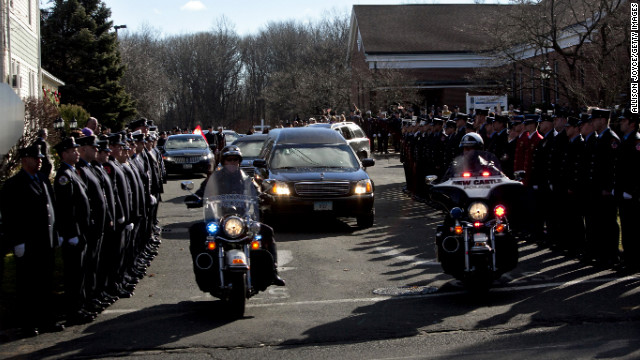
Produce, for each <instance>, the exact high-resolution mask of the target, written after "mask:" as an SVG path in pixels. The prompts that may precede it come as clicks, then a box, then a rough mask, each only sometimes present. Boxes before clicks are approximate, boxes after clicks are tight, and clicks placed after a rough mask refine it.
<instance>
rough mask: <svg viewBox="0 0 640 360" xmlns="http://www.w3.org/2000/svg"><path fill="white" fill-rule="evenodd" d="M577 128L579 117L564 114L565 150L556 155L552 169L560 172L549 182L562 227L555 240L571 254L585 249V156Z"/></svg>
mask: <svg viewBox="0 0 640 360" xmlns="http://www.w3.org/2000/svg"><path fill="white" fill-rule="evenodd" d="M581 127H582V122H581V119H579V118H577V117H573V116H569V117H567V122H566V129H565V133H566V136H567V139H568V140H567V144H566V146H565V147H564V149H565V152H564V153H563V154H559V156H558V158H559V159H562V160H561V161H558V163H557V165H555V167H554V171H560V174H559V175H558V177H557V178H556V179H555V180H554V182H553V191H554V192H553V194H554V195H556V197H557V201H556V203H557V204H559V205H561V207H562V211H561V212H562V226H561V227H559V229H560V231H559V232H558V233H557V236H556V238H555V243H557V244H558V245H559V246H560V247H561V248H563V249H566V250H567V251H568V252H569V254H571V255H575V256H581V252H584V250H585V248H584V247H585V225H584V217H585V211H584V208H585V205H584V202H585V197H586V191H587V189H586V187H585V185H586V181H585V178H586V176H585V167H586V166H585V161H586V156H585V142H584V139H583V138H582V135H581V134H580V131H581ZM556 167H557V168H556ZM562 192H564V193H562Z"/></svg>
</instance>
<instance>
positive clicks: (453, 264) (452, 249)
mask: <svg viewBox="0 0 640 360" xmlns="http://www.w3.org/2000/svg"><path fill="white" fill-rule="evenodd" d="M482 145H483V141H482V138H481V137H480V136H479V135H478V134H475V133H469V134H466V135H465V136H464V137H463V138H462V140H461V142H460V147H462V148H463V151H464V153H463V154H462V155H460V156H459V157H457V158H456V159H454V161H453V163H452V165H451V167H450V168H449V170H448V171H447V173H446V174H445V175H444V177H443V178H442V179H441V181H440V182H439V183H436V181H437V180H438V178H437V176H435V175H428V176H426V178H425V181H426V183H427V186H428V187H429V195H430V198H431V200H432V201H433V202H434V203H436V204H437V205H439V206H440V207H441V208H442V209H443V210H445V213H446V217H445V220H444V222H443V224H441V225H438V226H437V229H436V241H435V246H436V254H437V260H438V261H439V262H440V264H441V265H442V269H443V271H444V273H446V274H449V275H452V276H453V277H455V278H456V279H458V280H460V281H461V282H462V284H463V285H464V286H465V287H466V288H467V289H468V290H470V291H487V290H488V289H489V288H490V287H491V285H492V284H493V282H494V280H497V279H498V278H500V276H501V275H502V274H504V273H505V272H507V271H510V270H512V269H514V268H515V267H516V265H517V264H518V245H517V240H516V239H515V237H514V235H513V229H512V228H511V226H510V223H509V220H508V216H509V215H512V214H510V213H509V210H510V209H511V208H512V206H511V204H512V203H513V201H516V200H515V199H519V198H521V196H522V194H523V186H522V183H521V182H518V181H514V180H511V179H509V178H508V177H507V176H506V175H504V174H503V173H502V171H501V168H500V162H499V161H498V159H497V158H496V156H495V155H493V154H492V153H489V152H486V151H482V150H480V149H481V148H482Z"/></svg>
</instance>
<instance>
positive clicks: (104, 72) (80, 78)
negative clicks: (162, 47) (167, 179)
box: [41, 0, 135, 130]
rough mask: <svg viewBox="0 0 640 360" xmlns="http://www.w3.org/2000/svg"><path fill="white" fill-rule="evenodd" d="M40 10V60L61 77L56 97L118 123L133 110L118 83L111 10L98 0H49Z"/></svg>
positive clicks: (107, 121) (108, 122)
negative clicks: (50, 3) (45, 7)
mask: <svg viewBox="0 0 640 360" xmlns="http://www.w3.org/2000/svg"><path fill="white" fill-rule="evenodd" d="M52 3H53V4H52V6H51V8H49V9H47V10H43V11H42V14H43V15H42V27H41V34H42V66H43V67H44V68H45V69H47V70H48V71H51V72H52V73H53V74H56V76H57V77H59V78H60V79H62V81H64V82H65V83H66V85H65V86H63V87H61V89H60V92H61V94H62V99H61V101H62V103H66V104H77V105H80V106H82V107H83V108H85V109H86V110H87V111H89V113H90V114H91V116H94V117H96V118H97V119H98V120H99V121H100V122H101V123H102V124H103V125H104V126H107V127H110V128H112V129H114V130H115V129H120V128H121V127H122V125H123V123H124V122H125V121H126V120H128V119H131V118H132V117H133V116H135V108H134V105H135V103H134V101H133V100H132V99H131V96H130V95H129V94H128V93H127V92H126V91H125V89H124V87H123V86H122V85H121V84H120V79H121V78H122V76H123V74H124V71H125V67H124V66H123V65H122V64H121V58H120V53H119V52H118V44H117V41H118V39H117V37H116V34H115V32H113V31H111V29H112V27H113V22H112V21H110V20H109V18H110V17H111V10H110V9H109V8H108V7H107V6H106V5H105V4H104V3H103V2H102V1H101V0H53V1H52Z"/></svg>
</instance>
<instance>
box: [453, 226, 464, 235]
mask: <svg viewBox="0 0 640 360" xmlns="http://www.w3.org/2000/svg"><path fill="white" fill-rule="evenodd" d="M455 232H456V234H457V235H461V234H462V232H463V230H462V226H460V225H458V226H456V227H455Z"/></svg>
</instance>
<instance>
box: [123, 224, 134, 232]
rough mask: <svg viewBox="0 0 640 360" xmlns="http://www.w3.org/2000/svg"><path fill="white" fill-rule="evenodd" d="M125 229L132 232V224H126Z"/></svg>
mask: <svg viewBox="0 0 640 360" xmlns="http://www.w3.org/2000/svg"><path fill="white" fill-rule="evenodd" d="M124 228H125V229H127V230H129V231H132V230H133V223H131V224H128V225H127V226H125V227H124Z"/></svg>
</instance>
